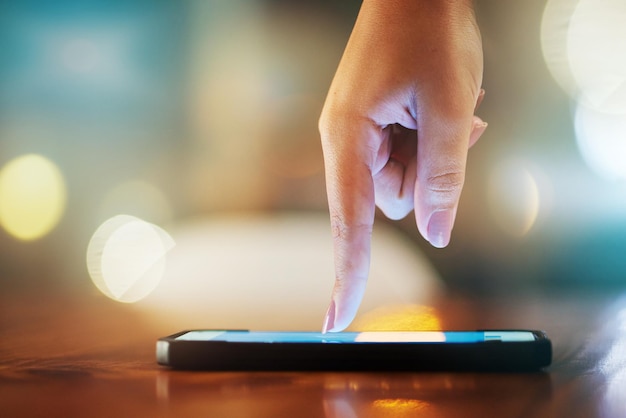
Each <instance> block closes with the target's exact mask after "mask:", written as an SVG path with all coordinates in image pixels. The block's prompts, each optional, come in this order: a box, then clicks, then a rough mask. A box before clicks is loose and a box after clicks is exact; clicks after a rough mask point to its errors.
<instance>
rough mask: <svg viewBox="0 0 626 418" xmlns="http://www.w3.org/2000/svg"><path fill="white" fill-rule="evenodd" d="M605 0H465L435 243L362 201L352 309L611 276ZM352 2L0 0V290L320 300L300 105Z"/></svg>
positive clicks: (325, 267)
mask: <svg viewBox="0 0 626 418" xmlns="http://www.w3.org/2000/svg"><path fill="white" fill-rule="evenodd" d="M625 5H626V3H624V2H623V1H622V0H547V1H546V0H524V1H519V0H477V1H476V13H477V19H478V22H479V25H480V27H481V31H482V35H483V43H484V53H485V74H484V84H483V86H484V88H485V90H486V92H487V95H486V98H485V100H484V102H483V104H482V106H481V108H480V110H479V115H480V116H481V117H482V118H483V119H484V120H486V121H487V122H489V128H488V130H487V132H486V133H485V135H484V136H483V138H482V139H481V140H480V142H479V143H478V144H477V145H476V146H475V147H474V148H472V150H471V152H470V155H469V165H468V170H469V171H468V173H467V180H466V186H465V189H464V194H463V197H462V202H461V207H460V211H459V215H458V220H457V224H456V227H455V231H454V234H453V239H452V243H451V245H450V246H449V247H448V248H446V249H443V250H436V249H432V248H430V247H429V246H428V245H427V244H426V243H425V242H424V241H423V239H422V238H421V237H420V236H419V235H418V233H417V230H416V227H415V221H414V219H413V217H412V216H409V217H407V218H406V219H404V220H402V221H400V222H393V223H392V222H389V221H387V220H385V219H384V218H383V217H379V218H378V221H377V222H378V224H377V225H378V226H377V227H378V228H382V229H381V230H380V231H381V232H379V233H378V232H377V233H376V237H375V238H376V243H375V248H374V254H373V257H374V258H373V266H372V269H373V277H372V278H373V284H372V285H371V286H372V287H373V288H374V289H377V290H376V291H370V290H368V292H369V293H368V295H369V296H368V297H369V299H367V301H366V306H367V307H368V308H369V309H375V308H376V307H377V306H382V305H387V304H390V303H392V304H393V303H395V302H398V301H401V302H403V303H406V302H411V303H412V302H416V301H423V300H424V299H425V298H428V297H433V295H435V294H439V293H440V292H441V291H442V289H449V290H450V289H451V291H458V292H469V293H472V294H485V293H491V292H514V291H523V290H525V289H529V288H530V289H541V290H546V291H552V290H556V291H561V290H565V289H585V290H589V289H607V288H614V287H624V286H625V285H626V183H625V180H626V29H624V28H625V26H624V25H623V22H624V21H626V6H625ZM359 7H360V2H359V1H353V0H342V1H335V0H315V1H313V0H308V1H298V2H290V1H286V0H228V1H227V0H185V1H176V2H172V1H165V0H162V1H161V0H124V1H122V0H119V1H118V0H108V1H104V0H83V1H69V0H58V1H54V2H49V1H43V0H42V1H36V0H20V1H18V0H14V1H13V0H5V1H2V2H0V227H1V228H0V290H1V291H3V292H4V291H8V290H10V289H30V288H44V289H78V290H79V291H80V292H85V293H89V294H98V295H99V294H100V293H98V290H96V288H98V289H100V290H101V291H102V292H103V293H104V294H106V295H108V296H110V297H111V298H112V299H116V300H120V301H123V302H137V301H141V302H139V305H141V304H142V303H143V304H144V305H145V309H150V306H151V305H150V300H151V299H152V300H153V302H152V303H153V304H152V306H160V307H163V306H170V305H171V306H170V307H172V309H174V308H175V307H176V306H178V308H179V310H183V309H189V307H190V306H194V309H200V308H199V307H200V306H205V307H206V306H207V305H212V306H214V307H215V308H214V311H211V312H213V314H214V315H216V316H217V317H219V315H220V314H219V312H224V310H225V309H227V308H225V306H229V308H228V309H230V310H229V312H230V313H231V315H230V317H229V318H231V319H232V318H234V319H232V321H231V320H229V319H228V318H227V319H224V318H221V319H222V322H220V324H222V325H223V326H226V325H231V324H232V325H233V326H237V325H238V324H241V323H246V321H248V322H251V321H252V320H251V319H250V317H251V315H252V316H254V315H260V317H263V312H265V313H266V314H267V315H266V316H267V317H268V318H269V317H271V316H276V315H278V313H279V312H283V314H282V316H283V317H285V316H287V317H288V316H289V315H291V313H294V312H297V311H299V310H306V309H309V312H310V315H309V314H307V315H309V316H310V317H313V318H315V320H316V321H317V320H319V321H321V318H322V316H323V313H324V311H325V308H326V304H327V301H328V298H329V297H330V291H331V288H332V281H333V278H332V254H331V243H330V236H329V235H330V231H329V229H328V228H327V226H328V225H327V221H326V218H327V209H326V196H325V188H324V178H323V162H322V154H321V147H320V145H319V137H318V132H317V118H318V116H319V113H320V111H321V108H322V104H323V101H324V98H325V95H326V92H327V89H328V86H329V84H330V82H331V79H332V76H333V74H334V71H335V69H336V67H337V64H338V62H339V59H340V57H341V53H342V51H343V48H344V46H345V43H346V41H347V39H348V36H349V34H350V31H351V28H352V25H353V23H354V20H355V19H356V15H357V12H358V9H359ZM373 65H375V63H373ZM120 215H125V216H120ZM398 254H400V255H398ZM165 261H167V263H165ZM255 276H256V277H255ZM112 277H118V278H119V282H118V283H117V284H115V283H111V281H110V280H111V278H112ZM90 278H91V280H90ZM116 280H117V279H116ZM217 282H220V283H221V284H220V285H217V284H216V283H217ZM145 283H148V285H146V286H147V287H145V286H144V284H145ZM94 284H95V286H94ZM290 286H291V287H290ZM155 288H156V290H155V291H154V292H152V290H154V289H155ZM387 288H394V289H395V290H393V292H392V291H388V292H387V293H385V289H387ZM146 289H147V290H146ZM242 289H246V291H245V292H244V291H243V290H242ZM279 290H280V291H279ZM407 294H408V295H410V296H409V297H408V299H407V296H406V295H407ZM144 299H145V300H144ZM254 300H256V302H254ZM286 300H289V301H290V302H289V304H288V308H289V309H288V310H287V312H290V314H289V315H285V313H284V312H285V306H286V305H285V303H286V302H285V301H286ZM203 301H204V302H203ZM303 301H308V302H306V303H309V305H306V308H303V306H304V305H302V304H301V302H302V303H304V302H303ZM168 303H169V304H170V305H168ZM176 303H178V305H176ZM220 303H221V304H220ZM254 303H257V304H259V305H258V307H260V309H253V308H252V307H251V305H254ZM181 304H182V305H181ZM141 309H143V308H141ZM207 309H208V308H207ZM196 312H197V311H196ZM294 315H295V318H299V317H298V316H297V315H296V314H294ZM303 315H304V314H303ZM305 316H306V315H305ZM307 318H308V317H307ZM307 318H304V317H302V318H299V319H292V320H289V319H288V318H287V319H284V320H283V321H282V322H281V321H274V322H271V324H273V325H274V326H279V327H283V328H288V327H290V326H296V324H297V325H301V324H307V325H306V326H309V325H308V324H312V323H313V322H310V321H309V319H307ZM204 321H205V322H204V323H203V324H200V325H206V324H207V322H210V323H213V322H215V323H216V324H217V322H219V321H218V320H217V319H216V320H214V321H213V320H212V321H213V322H212V321H207V320H206V317H205V319H204ZM290 321H291V322H290ZM298 321H300V322H298ZM308 321H309V322H308ZM260 324H264V323H262V322H261V323H260ZM187 325H190V324H189V322H187ZM217 326H220V325H219V324H218V325H217ZM311 326H312V325H311Z"/></svg>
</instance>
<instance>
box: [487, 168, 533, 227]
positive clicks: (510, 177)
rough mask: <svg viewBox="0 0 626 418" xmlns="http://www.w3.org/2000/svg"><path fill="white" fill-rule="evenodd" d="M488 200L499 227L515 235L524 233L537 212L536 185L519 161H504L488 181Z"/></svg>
mask: <svg viewBox="0 0 626 418" xmlns="http://www.w3.org/2000/svg"><path fill="white" fill-rule="evenodd" d="M488 192H489V203H490V208H491V211H492V214H493V217H494V220H495V221H496V223H497V224H498V226H499V227H500V228H501V229H502V230H503V231H504V232H506V233H508V234H509V235H512V236H516V237H523V236H525V235H526V234H527V233H528V232H529V231H530V230H531V228H532V227H533V225H535V222H536V220H537V217H538V215H539V203H540V198H539V187H538V186H537V181H536V180H535V177H534V176H533V175H532V174H531V173H530V171H529V170H528V168H526V166H525V165H524V164H523V163H522V162H516V161H506V162H504V163H502V164H500V165H499V166H497V167H496V169H495V170H494V172H493V173H492V175H491V178H490V181H489V190H488Z"/></svg>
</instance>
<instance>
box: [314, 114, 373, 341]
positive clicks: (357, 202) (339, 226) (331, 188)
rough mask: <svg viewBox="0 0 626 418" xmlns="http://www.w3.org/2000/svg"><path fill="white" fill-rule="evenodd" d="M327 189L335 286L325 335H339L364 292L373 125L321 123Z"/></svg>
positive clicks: (369, 234) (370, 219)
mask: <svg viewBox="0 0 626 418" xmlns="http://www.w3.org/2000/svg"><path fill="white" fill-rule="evenodd" d="M320 133H321V138H322V148H323V151H324V163H325V166H326V189H327V194H328V207H329V210H330V221H331V228H332V234H333V245H334V255H335V286H334V288H333V296H332V301H331V303H330V306H329V309H328V313H327V315H326V321H325V324H324V329H323V331H324V332H326V331H341V330H343V329H345V328H346V327H347V326H348V325H349V324H350V322H352V320H353V319H354V316H355V315H356V312H357V310H358V307H359V305H360V303H361V299H362V298H363V294H364V293H365V285H366V283H367V276H368V272H369V263H370V243H371V238H372V229H373V225H374V215H375V200H374V183H373V180H372V165H373V161H374V157H375V156H374V155H372V154H373V153H374V151H373V150H374V149H376V148H375V147H374V146H373V144H374V143H375V142H376V139H377V138H378V137H379V136H380V128H378V127H377V126H376V125H375V124H374V123H373V122H370V123H368V122H364V123H355V124H343V125H338V124H329V123H324V122H322V121H321V122H320Z"/></svg>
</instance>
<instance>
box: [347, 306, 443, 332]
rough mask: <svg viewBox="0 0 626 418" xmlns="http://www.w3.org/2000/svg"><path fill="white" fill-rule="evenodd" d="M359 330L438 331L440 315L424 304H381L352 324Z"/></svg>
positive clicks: (439, 328)
mask: <svg viewBox="0 0 626 418" xmlns="http://www.w3.org/2000/svg"><path fill="white" fill-rule="evenodd" d="M352 328H354V329H355V330H359V331H439V330H441V328H442V327H441V320H440V315H439V314H438V313H437V311H436V310H435V308H433V307H430V306H424V305H392V306H381V307H379V308H376V309H374V310H371V311H369V312H367V313H365V314H364V315H361V316H360V317H359V318H358V319H357V320H356V321H355V322H354V325H353V326H352Z"/></svg>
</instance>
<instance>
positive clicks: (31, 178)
mask: <svg viewBox="0 0 626 418" xmlns="http://www.w3.org/2000/svg"><path fill="white" fill-rule="evenodd" d="M66 200H67V192H66V186H65V180H64V178H63V175H62V173H61V171H60V170H59V168H58V167H57V166H56V165H55V164H54V163H53V162H52V161H50V160H48V159H47V158H45V157H43V156H41V155H37V154H27V155H23V156H20V157H17V158H15V159H14V160H12V161H10V162H9V163H7V164H6V165H5V167H4V168H3V169H2V171H1V172H0V224H1V225H2V226H3V227H4V229H6V231H7V232H9V234H11V235H13V236H14V237H16V238H18V239H20V240H25V241H29V240H35V239H38V238H41V237H43V236H44V235H46V234H48V233H49V232H50V231H51V230H52V229H53V228H54V227H55V226H56V225H57V224H58V223H59V221H60V219H61V217H62V216H63V212H64V210H65V205H66Z"/></svg>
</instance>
